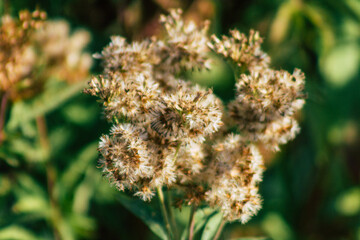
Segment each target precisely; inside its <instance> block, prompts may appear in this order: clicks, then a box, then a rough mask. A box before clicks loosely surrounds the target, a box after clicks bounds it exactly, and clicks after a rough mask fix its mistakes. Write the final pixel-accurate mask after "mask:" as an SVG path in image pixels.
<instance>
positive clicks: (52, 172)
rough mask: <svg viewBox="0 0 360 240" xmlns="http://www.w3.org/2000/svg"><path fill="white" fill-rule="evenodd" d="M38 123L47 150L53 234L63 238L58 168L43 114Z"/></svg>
mask: <svg viewBox="0 0 360 240" xmlns="http://www.w3.org/2000/svg"><path fill="white" fill-rule="evenodd" d="M36 125H37V128H38V132H39V137H40V145H41V147H42V148H43V150H44V152H45V158H46V159H45V160H46V165H45V167H46V181H47V189H48V193H49V199H50V206H51V210H52V211H51V224H52V226H53V234H54V239H56V240H58V239H61V234H60V233H61V231H60V227H59V226H60V222H61V214H60V212H61V211H60V210H59V208H58V202H57V199H56V197H55V191H54V185H55V182H56V169H55V167H54V166H53V165H52V164H51V162H50V161H49V153H50V143H49V138H48V134H47V128H46V120H45V118H44V117H43V116H40V117H37V118H36Z"/></svg>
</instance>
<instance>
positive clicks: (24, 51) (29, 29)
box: [0, 10, 92, 99]
mask: <svg viewBox="0 0 360 240" xmlns="http://www.w3.org/2000/svg"><path fill="white" fill-rule="evenodd" d="M45 19H46V13H45V12H42V11H39V10H36V11H34V12H32V13H30V12H29V11H27V10H24V11H21V12H20V14H19V19H14V18H12V17H10V16H9V15H4V16H3V17H2V18H1V26H0V93H1V92H8V93H9V95H10V97H11V98H13V99H18V98H27V97H31V96H33V95H34V94H35V93H36V92H39V91H41V90H42V88H43V85H44V83H45V82H46V81H47V80H48V79H49V78H54V77H55V78H58V79H60V80H66V81H68V82H73V81H79V80H83V79H84V78H85V77H86V76H88V75H89V69H90V67H91V62H92V60H91V57H90V55H89V54H86V53H83V52H82V51H83V49H84V47H85V46H86V44H87V43H88V41H89V39H90V36H89V34H88V33H87V32H86V31H83V30H80V31H77V32H75V33H74V34H72V35H71V36H70V35H69V25H68V23H66V22H63V21H49V20H45Z"/></svg>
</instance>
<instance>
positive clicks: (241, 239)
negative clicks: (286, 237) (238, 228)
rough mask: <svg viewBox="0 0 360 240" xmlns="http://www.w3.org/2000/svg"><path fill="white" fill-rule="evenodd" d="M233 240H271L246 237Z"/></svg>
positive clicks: (268, 239)
mask: <svg viewBox="0 0 360 240" xmlns="http://www.w3.org/2000/svg"><path fill="white" fill-rule="evenodd" d="M234 240H271V238H266V237H246V238H236V239H234Z"/></svg>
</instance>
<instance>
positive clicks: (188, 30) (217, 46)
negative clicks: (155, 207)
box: [85, 10, 304, 239]
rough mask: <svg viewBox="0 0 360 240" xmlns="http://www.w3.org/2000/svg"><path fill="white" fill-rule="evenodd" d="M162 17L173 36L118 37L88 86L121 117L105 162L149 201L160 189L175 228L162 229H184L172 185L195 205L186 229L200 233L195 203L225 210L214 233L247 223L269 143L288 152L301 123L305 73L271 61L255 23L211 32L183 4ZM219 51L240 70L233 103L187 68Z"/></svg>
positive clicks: (120, 183)
mask: <svg viewBox="0 0 360 240" xmlns="http://www.w3.org/2000/svg"><path fill="white" fill-rule="evenodd" d="M160 22H161V23H162V25H163V26H164V29H165V31H164V32H165V33H164V36H162V37H156V36H153V37H151V38H149V39H146V40H143V41H141V42H133V43H128V42H126V40H125V39H124V38H122V37H119V36H114V37H112V38H111V42H110V44H109V45H108V46H107V47H105V48H104V50H103V51H102V52H101V53H100V54H96V55H95V57H96V58H99V59H101V60H102V61H103V66H104V71H103V74H102V75H99V76H95V77H93V78H92V80H91V81H90V82H89V86H88V88H87V89H86V90H85V92H86V93H88V94H90V95H93V96H97V97H98V98H99V101H100V103H101V104H102V105H103V108H104V116H105V117H106V119H107V120H108V121H109V122H111V124H112V127H111V129H110V133H108V134H104V135H103V136H102V137H101V138H100V143H99V148H98V150H99V152H100V161H99V162H100V165H101V167H102V169H103V172H104V175H106V176H107V178H108V179H109V180H110V182H111V183H112V184H113V185H115V186H116V188H117V189H119V190H120V191H131V192H132V193H133V194H134V195H135V196H137V197H139V198H141V199H142V200H144V201H150V200H152V199H153V198H154V196H155V195H156V193H157V194H158V197H159V199H160V203H161V205H162V210H163V216H164V219H165V226H166V232H167V234H166V235H165V236H164V235H161V234H159V233H157V234H158V235H159V236H162V237H163V238H171V239H173V238H174V239H177V238H178V235H177V233H176V232H177V231H176V228H177V225H178V224H176V223H175V222H174V221H172V219H173V218H172V217H171V212H172V211H171V209H167V208H168V206H166V203H165V202H164V195H163V190H164V189H166V190H167V191H168V192H170V193H171V194H169V195H168V197H167V198H168V200H170V198H171V195H174V196H176V198H177V201H176V202H175V204H174V206H175V207H178V208H181V207H182V206H184V205H185V206H186V205H189V206H191V207H192V211H191V214H190V220H189V223H188V228H187V229H186V230H185V231H184V232H185V233H184V234H185V235H183V238H184V237H185V238H189V239H192V238H193V237H194V234H195V232H194V231H195V230H194V226H195V224H196V223H195V222H194V221H195V220H194V219H195V218H194V215H196V214H198V213H196V212H195V210H196V209H200V208H204V207H205V206H210V207H211V208H212V209H214V210H216V211H219V215H218V216H220V219H222V220H221V221H218V225H217V226H216V227H213V228H215V229H218V230H217V231H213V233H212V234H210V236H211V237H210V238H209V239H212V238H214V239H216V238H218V237H219V236H220V233H221V230H222V227H223V226H224V224H225V223H226V222H232V221H240V222H242V223H246V222H248V221H249V220H250V219H251V217H252V216H254V215H255V214H257V213H258V211H259V210H260V209H261V202H262V201H261V197H260V195H259V183H260V182H261V181H262V174H263V171H264V163H263V159H262V154H261V152H260V151H259V146H263V147H265V148H267V149H270V150H273V151H279V150H280V148H279V145H281V144H285V143H286V142H288V141H289V140H291V139H293V138H294V137H295V135H296V134H297V133H298V132H299V126H298V124H297V121H296V119H295V113H296V112H298V111H299V110H300V109H301V108H302V106H303V104H304V94H303V89H304V74H303V73H302V72H301V71H300V70H298V69H296V70H294V72H293V74H290V73H288V72H287V71H284V70H274V69H271V67H270V57H269V56H268V55H267V54H266V53H265V52H263V50H262V49H261V43H262V38H261V37H260V36H259V33H258V32H255V31H253V30H251V31H250V33H249V35H248V36H246V35H245V34H243V33H240V32H239V31H237V30H232V31H230V36H223V37H222V38H221V39H219V38H217V37H216V36H212V37H211V38H208V35H207V31H208V28H209V22H204V23H203V24H202V25H201V26H200V27H199V26H196V24H195V23H193V22H187V23H186V22H184V21H183V20H182V17H181V10H171V11H170V14H169V15H168V16H161V18H160ZM210 51H212V52H213V53H214V54H217V55H219V56H221V57H223V58H224V60H226V61H228V62H229V64H230V65H231V66H233V69H234V74H235V78H236V86H235V87H236V96H235V99H234V100H233V101H231V102H230V103H229V104H227V105H225V104H224V102H222V100H221V99H220V98H219V97H217V96H216V95H215V94H214V93H213V91H212V90H211V89H206V88H204V87H202V86H199V85H197V84H194V83H192V82H190V81H187V79H186V77H185V76H186V75H184V74H183V73H184V71H194V70H200V71H204V70H211V69H210V68H211V64H210V62H211V59H210V58H209V52H210ZM208 220H209V219H208ZM208 222H210V220H209V221H208ZM204 234H205V233H204ZM206 234H207V236H209V233H206Z"/></svg>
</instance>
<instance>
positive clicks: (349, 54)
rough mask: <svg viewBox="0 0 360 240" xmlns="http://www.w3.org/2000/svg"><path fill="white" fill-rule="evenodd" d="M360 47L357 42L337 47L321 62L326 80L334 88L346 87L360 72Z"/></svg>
mask: <svg viewBox="0 0 360 240" xmlns="http://www.w3.org/2000/svg"><path fill="white" fill-rule="evenodd" d="M359 64H360V47H359V45H358V44H357V43H356V42H353V43H348V44H340V45H337V46H336V47H335V48H334V49H332V50H331V52H329V54H327V55H325V56H324V57H323V59H322V61H321V65H320V67H321V71H322V73H323V75H324V76H325V79H326V80H327V81H328V82H329V83H331V84H332V85H334V86H337V87H342V86H344V85H346V84H347V83H348V82H349V81H350V80H351V79H353V78H354V77H355V75H356V74H357V73H358V71H359Z"/></svg>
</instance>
